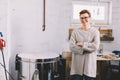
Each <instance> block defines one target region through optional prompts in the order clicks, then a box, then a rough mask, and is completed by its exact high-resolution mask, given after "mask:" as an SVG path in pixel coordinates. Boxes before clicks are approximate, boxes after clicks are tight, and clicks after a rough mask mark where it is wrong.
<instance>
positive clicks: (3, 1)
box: [0, 0, 9, 80]
mask: <svg viewBox="0 0 120 80" xmlns="http://www.w3.org/2000/svg"><path fill="white" fill-rule="evenodd" d="M7 16H8V1H7V0H0V32H2V34H3V39H4V40H5V41H6V42H7ZM7 47H8V45H7V46H6V47H5V48H4V50H3V53H4V56H5V61H6V67H7V68H8V55H9V54H8V50H7ZM1 64H3V58H2V53H1V50H0V80H5V72H4V68H3V67H2V66H1Z"/></svg>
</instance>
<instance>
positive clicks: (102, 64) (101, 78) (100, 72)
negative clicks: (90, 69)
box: [97, 57, 120, 80]
mask: <svg viewBox="0 0 120 80" xmlns="http://www.w3.org/2000/svg"><path fill="white" fill-rule="evenodd" d="M109 61H120V58H115V57H113V58H111V59H107V58H103V57H97V80H105V77H106V75H105V72H106V70H107V67H106V63H107V62H109Z"/></svg>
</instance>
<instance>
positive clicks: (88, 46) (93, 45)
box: [77, 31, 100, 52]
mask: <svg viewBox="0 0 120 80" xmlns="http://www.w3.org/2000/svg"><path fill="white" fill-rule="evenodd" d="M99 44H100V33H99V31H96V33H95V37H94V39H93V40H92V41H91V42H78V43H77V45H78V46H81V47H82V48H83V50H84V51H87V52H94V51H96V50H97V49H98V48H99Z"/></svg>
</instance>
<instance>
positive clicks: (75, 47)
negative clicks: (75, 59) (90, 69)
mask: <svg viewBox="0 0 120 80" xmlns="http://www.w3.org/2000/svg"><path fill="white" fill-rule="evenodd" d="M75 34H76V33H75V31H73V32H72V35H71V37H70V50H71V51H72V52H74V53H78V54H83V48H82V47H81V46H78V45H76V36H75Z"/></svg>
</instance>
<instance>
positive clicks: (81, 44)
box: [76, 42, 84, 47]
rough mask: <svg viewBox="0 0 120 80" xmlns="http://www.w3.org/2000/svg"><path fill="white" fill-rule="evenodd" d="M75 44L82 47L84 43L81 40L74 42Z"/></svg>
mask: <svg viewBox="0 0 120 80" xmlns="http://www.w3.org/2000/svg"><path fill="white" fill-rule="evenodd" d="M76 45H77V46H81V47H82V46H83V45H84V43H83V42H76Z"/></svg>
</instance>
